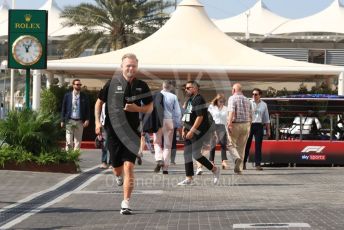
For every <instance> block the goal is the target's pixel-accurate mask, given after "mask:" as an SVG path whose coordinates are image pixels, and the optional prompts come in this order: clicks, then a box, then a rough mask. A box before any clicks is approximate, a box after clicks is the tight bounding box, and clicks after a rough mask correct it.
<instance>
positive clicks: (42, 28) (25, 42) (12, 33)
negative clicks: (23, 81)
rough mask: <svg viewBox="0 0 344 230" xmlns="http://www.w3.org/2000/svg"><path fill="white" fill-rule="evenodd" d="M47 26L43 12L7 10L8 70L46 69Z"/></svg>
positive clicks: (46, 18) (46, 19) (45, 12)
mask: <svg viewBox="0 0 344 230" xmlns="http://www.w3.org/2000/svg"><path fill="white" fill-rule="evenodd" d="M47 26H48V12H47V11H45V10H9V22H8V30H9V33H8V46H9V47H8V67H9V68H11V69H46V68H47Z"/></svg>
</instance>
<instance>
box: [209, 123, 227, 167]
mask: <svg viewBox="0 0 344 230" xmlns="http://www.w3.org/2000/svg"><path fill="white" fill-rule="evenodd" d="M215 132H216V136H217V138H212V139H211V143H210V154H209V160H210V161H214V159H215V149H216V145H217V144H220V145H221V160H222V161H224V160H227V154H226V150H227V134H226V127H225V125H215Z"/></svg>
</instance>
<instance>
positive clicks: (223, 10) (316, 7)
mask: <svg viewBox="0 0 344 230" xmlns="http://www.w3.org/2000/svg"><path fill="white" fill-rule="evenodd" d="M2 1H7V2H8V4H9V5H11V4H12V1H13V0H1V2H2ZM14 1H15V7H16V8H17V9H38V8H39V7H40V6H42V5H43V4H44V3H45V2H46V0H14ZM55 1H56V2H57V4H58V6H59V7H60V8H62V9H63V8H64V7H65V6H67V5H70V6H74V5H78V4H80V3H82V2H88V3H94V0H55ZM171 1H172V2H174V0H171ZM177 1H178V2H180V0H177ZM199 1H200V2H201V3H202V4H203V5H204V6H205V10H206V11H207V13H208V15H209V17H210V18H216V19H220V18H227V17H230V16H235V15H237V14H239V13H241V12H244V11H245V10H246V9H248V8H250V7H251V6H252V5H254V4H255V3H256V2H257V0H199ZM333 1H334V0H263V2H264V3H265V5H266V6H267V7H268V8H269V9H270V10H271V11H273V12H275V13H276V14H279V15H281V16H283V17H287V18H302V17H305V16H308V15H311V14H314V13H316V12H318V11H321V10H322V9H324V8H326V7H327V6H329V5H330V4H331V3H332V2H333ZM335 1H337V0H335ZM340 1H341V2H342V3H344V0H340Z"/></svg>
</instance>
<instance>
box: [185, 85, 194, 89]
mask: <svg viewBox="0 0 344 230" xmlns="http://www.w3.org/2000/svg"><path fill="white" fill-rule="evenodd" d="M192 88H193V87H192V86H189V87H185V89H186V90H189V89H192Z"/></svg>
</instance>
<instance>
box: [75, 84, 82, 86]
mask: <svg viewBox="0 0 344 230" xmlns="http://www.w3.org/2000/svg"><path fill="white" fill-rule="evenodd" d="M74 85H77V86H82V84H74Z"/></svg>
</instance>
